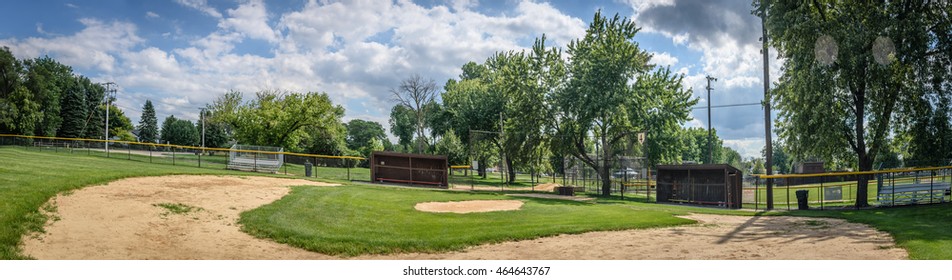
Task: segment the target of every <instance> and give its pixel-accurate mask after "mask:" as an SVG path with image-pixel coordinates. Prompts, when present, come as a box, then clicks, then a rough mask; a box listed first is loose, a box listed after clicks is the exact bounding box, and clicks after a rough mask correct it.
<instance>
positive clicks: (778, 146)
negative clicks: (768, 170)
mask: <svg viewBox="0 0 952 280" xmlns="http://www.w3.org/2000/svg"><path fill="white" fill-rule="evenodd" d="M772 146H773V149H771V151H772V152H773V165H774V171H775V172H777V173H779V174H789V173H793V170H792V168H793V158H791V157H790V155H789V154H787V147H786V145H785V144H784V142H781V141H779V140H774V141H773V145H772ZM760 155H761V156H764V157H766V156H767V148H766V147H764V148H763V149H761V150H760Z"/></svg>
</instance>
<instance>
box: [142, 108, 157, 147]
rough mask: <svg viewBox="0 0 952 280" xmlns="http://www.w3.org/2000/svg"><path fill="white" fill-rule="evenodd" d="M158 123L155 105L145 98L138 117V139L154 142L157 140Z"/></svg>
mask: <svg viewBox="0 0 952 280" xmlns="http://www.w3.org/2000/svg"><path fill="white" fill-rule="evenodd" d="M158 136H159V124H158V119H156V118H155V107H154V106H152V101H151V100H146V101H145V105H143V106H142V118H140V119H139V141H140V142H146V143H154V142H155V140H158Z"/></svg>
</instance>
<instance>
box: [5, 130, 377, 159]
mask: <svg viewBox="0 0 952 280" xmlns="http://www.w3.org/2000/svg"><path fill="white" fill-rule="evenodd" d="M0 137H20V138H30V139H50V140H64V141H89V142H109V143H119V144H128V145H145V146H152V147H169V148H178V149H191V150H203V151H221V152H241V153H259V154H271V155H289V156H301V157H313V158H329V159H353V160H366V158H362V157H352V156H328V155H315V154H302V153H292V152H272V151H258V150H237V149H235V150H233V149H229V148H207V147H206V148H202V147H195V146H182V145H172V144H159V143H145V142H134V141H121V140H103V139H86V138H65V137H49V136H27V135H16V134H0Z"/></svg>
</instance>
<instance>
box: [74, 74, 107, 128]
mask: <svg viewBox="0 0 952 280" xmlns="http://www.w3.org/2000/svg"><path fill="white" fill-rule="evenodd" d="M79 84H80V85H81V86H82V88H83V90H84V92H85V94H86V107H87V108H86V117H85V120H84V121H83V130H82V131H83V138H88V139H102V137H103V135H104V134H105V125H106V121H105V116H106V111H105V109H106V107H105V106H103V104H105V103H104V102H105V101H106V100H104V97H105V95H106V88H105V87H103V86H102V85H101V84H97V83H93V82H92V81H90V80H89V79H81V80H80V81H79Z"/></svg>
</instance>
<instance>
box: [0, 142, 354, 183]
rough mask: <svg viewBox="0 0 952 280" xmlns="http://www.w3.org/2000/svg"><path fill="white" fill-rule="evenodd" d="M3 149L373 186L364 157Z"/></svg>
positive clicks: (179, 149)
mask: <svg viewBox="0 0 952 280" xmlns="http://www.w3.org/2000/svg"><path fill="white" fill-rule="evenodd" d="M0 145H5V146H18V147H23V148H25V149H28V150H30V151H41V152H51V153H63V154H69V155H76V156H95V157H105V158H116V159H125V160H131V161H139V162H148V163H154V164H168V165H176V166H193V167H200V168H210V169H232V170H241V171H248V172H260V173H271V174H285V175H291V176H305V175H307V173H308V172H307V169H311V171H310V173H311V176H313V177H316V178H321V179H334V180H355V181H370V170H369V169H367V168H359V167H357V165H358V164H359V163H361V162H362V161H364V160H365V159H364V158H361V157H350V156H327V155H314V154H302V153H291V152H284V151H281V150H278V149H273V148H264V147H250V146H240V145H236V146H233V147H232V148H231V149H228V148H202V147H193V146H181V145H169V144H155V143H142V142H129V141H118V140H108V141H107V140H100V139H79V138H59V137H41V136H23V135H10V134H0Z"/></svg>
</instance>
